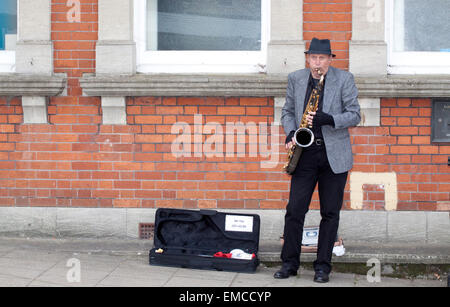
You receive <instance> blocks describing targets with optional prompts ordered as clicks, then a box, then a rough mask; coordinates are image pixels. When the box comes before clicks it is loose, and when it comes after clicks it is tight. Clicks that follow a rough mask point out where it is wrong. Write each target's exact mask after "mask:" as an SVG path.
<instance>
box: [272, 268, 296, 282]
mask: <svg viewBox="0 0 450 307" xmlns="http://www.w3.org/2000/svg"><path fill="white" fill-rule="evenodd" d="M289 276H297V271H296V270H293V269H287V268H281V270H279V271H278V272H276V273H275V274H273V277H274V278H276V279H285V278H289Z"/></svg>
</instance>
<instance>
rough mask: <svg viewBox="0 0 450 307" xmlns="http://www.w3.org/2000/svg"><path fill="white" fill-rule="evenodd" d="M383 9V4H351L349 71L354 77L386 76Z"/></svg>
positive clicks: (380, 1)
mask: <svg viewBox="0 0 450 307" xmlns="http://www.w3.org/2000/svg"><path fill="white" fill-rule="evenodd" d="M384 6H385V0H372V1H352V20H353V22H352V40H351V41H350V46H349V58H350V59H349V66H350V67H349V68H350V71H351V72H352V73H354V74H377V75H385V74H386V72H387V70H386V69H387V45H386V43H385V41H384V36H385V33H384V32H385V27H384V24H385V9H384Z"/></svg>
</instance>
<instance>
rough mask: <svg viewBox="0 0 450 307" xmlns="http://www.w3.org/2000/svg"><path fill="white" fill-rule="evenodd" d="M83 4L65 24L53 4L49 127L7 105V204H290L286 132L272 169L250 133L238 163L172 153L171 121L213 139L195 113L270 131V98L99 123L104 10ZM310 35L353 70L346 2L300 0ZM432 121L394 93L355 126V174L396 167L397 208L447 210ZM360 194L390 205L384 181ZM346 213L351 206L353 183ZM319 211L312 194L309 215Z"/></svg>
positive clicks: (142, 106)
mask: <svg viewBox="0 0 450 307" xmlns="http://www.w3.org/2000/svg"><path fill="white" fill-rule="evenodd" d="M81 3H82V6H81V9H82V12H81V14H82V15H81V23H70V22H67V20H66V12H67V10H68V8H67V7H66V6H65V4H66V1H62V0H52V40H53V43H54V72H55V73H66V74H67V78H68V87H67V93H66V94H64V95H62V96H58V97H51V98H50V99H49V103H48V116H49V124H36V125H24V124H22V122H23V111H22V107H21V99H20V98H4V97H3V98H0V206H61V207H117V208H124V207H133V208H134V207H141V208H155V207H175V208H214V209H215V208H218V209H223V208H234V209H240V208H248V209H284V208H285V205H286V203H287V200H288V196H289V177H288V176H287V175H285V174H283V173H282V172H281V168H282V165H283V164H284V161H285V158H286V157H285V155H284V152H285V151H284V149H283V147H284V145H282V143H283V142H284V136H274V137H275V138H277V140H278V143H279V144H280V145H279V147H280V152H281V153H282V155H281V157H280V163H279V164H278V166H277V168H274V169H263V168H262V167H261V164H260V161H261V160H265V159H263V158H261V157H260V156H257V157H251V156H249V154H248V153H249V151H250V149H251V148H252V143H249V140H250V138H249V133H246V135H245V136H244V138H243V139H242V140H240V139H239V138H236V139H235V141H236V143H238V144H237V145H238V146H236V147H235V148H234V149H233V151H232V152H231V153H232V156H230V155H228V156H227V152H226V151H225V150H224V151H223V155H224V156H222V157H221V156H219V157H217V156H213V157H207V156H206V154H212V152H209V151H202V154H201V155H200V156H195V155H193V156H191V157H179V158H176V157H174V155H173V154H172V152H171V145H172V142H173V140H174V139H175V138H176V137H177V135H175V134H173V132H172V127H173V125H174V124H175V123H177V122H178V123H179V122H185V123H187V124H188V125H189V127H190V128H191V130H192V139H193V140H196V141H195V142H194V143H195V144H194V145H193V146H192V147H191V150H195V148H198V146H199V144H200V143H201V144H204V143H205V141H206V140H207V139H208V138H209V137H211V136H212V135H213V132H212V131H213V130H209V132H205V133H198V131H197V130H196V129H197V128H198V127H196V126H195V115H196V114H201V115H202V117H201V120H202V125H203V128H205V127H206V126H205V125H206V123H213V122H214V123H218V124H219V125H221V127H222V128H225V127H226V123H229V122H232V123H235V122H242V123H244V124H246V123H251V122H254V123H256V124H258V123H266V124H270V123H271V122H272V121H273V115H274V114H273V112H274V111H273V110H274V100H273V98H271V97H266V98H251V97H250V98H249V97H230V98H222V97H129V98H128V99H127V107H126V112H127V125H124V126H115V125H102V124H101V107H100V105H101V103H100V98H99V97H83V96H82V89H81V88H80V85H79V78H80V77H81V76H82V74H83V73H93V72H95V44H96V41H97V39H98V35H97V31H98V22H97V20H98V15H97V5H98V4H97V1H95V0H84V1H81ZM313 36H316V37H319V38H325V37H330V38H331V39H332V48H333V50H334V51H335V52H336V54H337V55H338V57H337V59H336V60H335V61H334V65H335V66H337V67H340V68H344V69H347V68H348V41H349V40H350V39H351V1H337V0H334V1H329V2H323V1H317V0H316V1H313V0H305V1H304V39H305V40H310V39H311V38H312V37H313ZM430 124H431V100H430V99H409V98H401V99H395V98H393V99H382V102H381V126H380V127H356V128H352V129H351V130H350V132H351V137H352V143H353V152H354V161H355V165H354V168H353V171H361V172H396V173H397V181H398V200H399V201H398V206H397V209H398V210H431V211H433V210H449V208H448V202H449V199H450V195H449V193H450V192H449V190H450V176H449V169H448V166H447V159H448V156H449V155H450V146H448V145H447V144H431V143H430V135H431V128H430ZM208 127H209V126H208ZM209 128H211V127H209ZM211 129H212V128H211ZM203 132H204V131H203ZM250 134H254V133H253V132H250ZM195 146H197V147H195ZM269 146H270V145H269ZM244 152H245V153H246V154H243V153H244ZM363 191H364V205H363V209H365V210H384V188H383V187H382V186H380V185H364V186H363ZM343 207H344V209H350V191H349V184H347V187H346V191H345V194H344V206H343ZM318 208H319V203H318V193H317V191H316V192H315V193H314V195H313V201H312V205H311V209H318Z"/></svg>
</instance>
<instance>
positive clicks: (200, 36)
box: [147, 0, 261, 51]
mask: <svg viewBox="0 0 450 307" xmlns="http://www.w3.org/2000/svg"><path fill="white" fill-rule="evenodd" d="M147 49H148V50H242V51H244V50H245V51H246V50H248V51H259V50H261V0H147Z"/></svg>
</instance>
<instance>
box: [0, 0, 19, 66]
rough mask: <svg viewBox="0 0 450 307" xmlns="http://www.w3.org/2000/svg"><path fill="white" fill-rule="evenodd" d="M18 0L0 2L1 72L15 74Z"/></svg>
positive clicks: (2, 0)
mask: <svg viewBox="0 0 450 307" xmlns="http://www.w3.org/2000/svg"><path fill="white" fill-rule="evenodd" d="M16 41H17V0H1V1H0V72H14V70H15V67H14V64H15V51H14V50H15V49H16Z"/></svg>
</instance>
